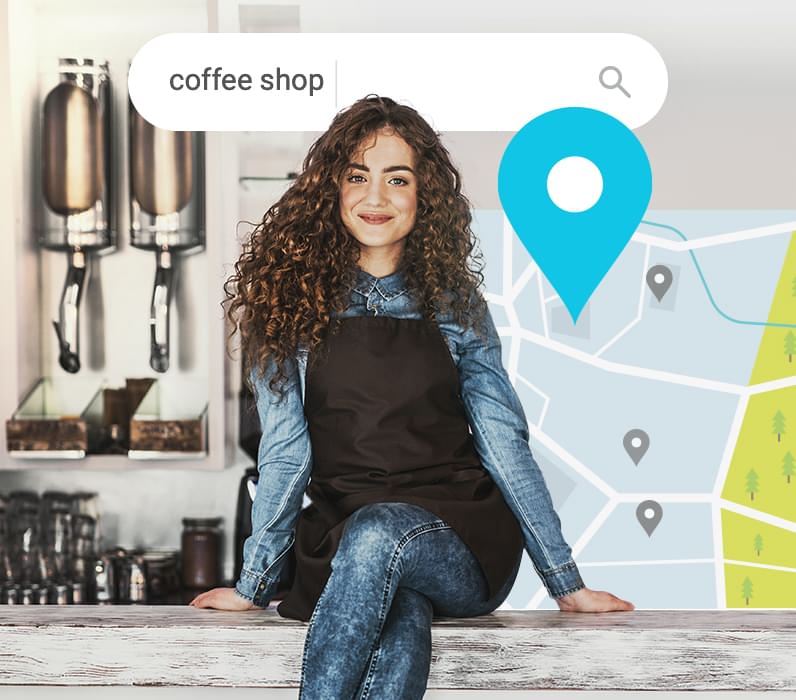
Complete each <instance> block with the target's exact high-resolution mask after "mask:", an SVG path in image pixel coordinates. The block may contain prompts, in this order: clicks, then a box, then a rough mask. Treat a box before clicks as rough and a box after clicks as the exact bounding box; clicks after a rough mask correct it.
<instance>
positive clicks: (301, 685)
mask: <svg viewBox="0 0 796 700" xmlns="http://www.w3.org/2000/svg"><path fill="white" fill-rule="evenodd" d="M326 590H327V588H326V586H324V588H323V590H322V591H321V594H320V596H318V600H317V602H316V603H315V608H314V609H313V611H312V615H310V619H309V622H308V623H307V633H306V634H305V635H304V652H303V654H302V655H301V674H300V678H299V698H300V697H301V695H303V691H304V669H305V668H306V666H307V651H308V650H309V646H310V645H309V639H310V634H311V632H312V626H313V624H314V622H315V615H316V613H317V612H318V608H319V607H320V603H321V599H322V598H323V596H324V594H325V593H326Z"/></svg>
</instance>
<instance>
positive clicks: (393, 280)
mask: <svg viewBox="0 0 796 700" xmlns="http://www.w3.org/2000/svg"><path fill="white" fill-rule="evenodd" d="M374 289H376V290H377V291H378V292H379V294H381V295H382V296H383V297H384V298H385V299H386V300H390V299H393V298H395V297H397V296H398V295H400V294H403V293H404V292H405V291H406V282H405V281H404V276H403V273H402V272H401V270H400V269H398V270H396V271H395V272H393V273H392V274H389V275H387V276H386V277H375V276H373V275H371V274H370V273H369V272H365V271H364V270H363V269H362V268H357V281H356V285H355V286H354V291H356V292H359V293H360V294H362V295H364V296H366V297H367V296H370V294H371V292H372V291H373V290H374Z"/></svg>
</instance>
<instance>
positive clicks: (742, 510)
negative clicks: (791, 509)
mask: <svg viewBox="0 0 796 700" xmlns="http://www.w3.org/2000/svg"><path fill="white" fill-rule="evenodd" d="M720 502H721V506H722V508H725V509H726V510H731V511H732V512H733V513H738V515H743V516H745V517H747V518H751V519H752V520H758V521H760V522H763V523H767V524H768V525H773V526H774V527H778V528H780V529H781V530H788V531H789V532H796V522H794V521H793V520H788V519H786V518H780V517H779V516H778V515H771V514H770V513H765V512H763V511H762V510H755V509H754V508H749V507H748V506H743V505H741V504H740V503H736V502H735V501H728V500H727V499H726V498H722V499H720Z"/></svg>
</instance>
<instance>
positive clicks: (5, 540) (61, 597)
mask: <svg viewBox="0 0 796 700" xmlns="http://www.w3.org/2000/svg"><path fill="white" fill-rule="evenodd" d="M97 518H98V513H97V494H95V493H84V492H81V493H73V494H68V493H65V492H63V491H45V492H44V493H43V494H42V495H41V497H40V496H39V494H38V493H36V492H35V491H13V492H11V493H10V494H8V496H2V495H0V604H7V605H15V604H21V605H33V604H39V605H46V604H54V605H67V604H72V603H86V602H89V601H90V600H91V595H92V591H91V577H90V574H91V570H92V566H93V562H94V558H95V553H96V550H97V546H96V545H97V536H98V532H97V527H96V525H97Z"/></svg>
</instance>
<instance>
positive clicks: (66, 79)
mask: <svg viewBox="0 0 796 700" xmlns="http://www.w3.org/2000/svg"><path fill="white" fill-rule="evenodd" d="M58 72H59V77H60V82H59V83H58V85H56V86H55V87H54V88H53V89H52V90H50V92H49V93H48V94H47V97H46V98H45V100H44V119H43V129H42V168H43V171H42V175H43V178H42V187H43V195H44V200H45V202H46V205H47V206H46V207H44V214H43V217H44V219H43V222H42V225H41V226H40V228H39V245H40V246H41V247H44V248H49V249H51V250H61V251H66V252H67V253H68V254H69V269H68V271H67V274H66V280H65V281H64V287H63V291H62V293H61V303H60V306H59V313H58V321H53V326H54V327H55V334H56V336H57V338H58V345H59V348H60V352H59V356H58V361H59V363H60V365H61V367H63V368H64V369H65V370H66V371H67V372H71V373H75V372H78V371H79V370H80V342H79V309H80V300H81V297H82V294H83V288H84V286H85V283H86V270H87V265H86V263H87V260H86V256H87V254H89V253H91V252H92V251H101V250H104V251H105V252H110V251H111V250H113V249H114V248H115V246H116V234H115V231H114V228H113V226H112V221H111V218H112V209H111V194H110V182H111V147H110V136H111V110H110V105H111V101H110V100H111V84H110V75H109V72H108V63H107V62H103V63H98V64H96V65H95V62H94V60H93V59H90V58H83V59H79V58H62V59H60V60H59V66H58Z"/></svg>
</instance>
